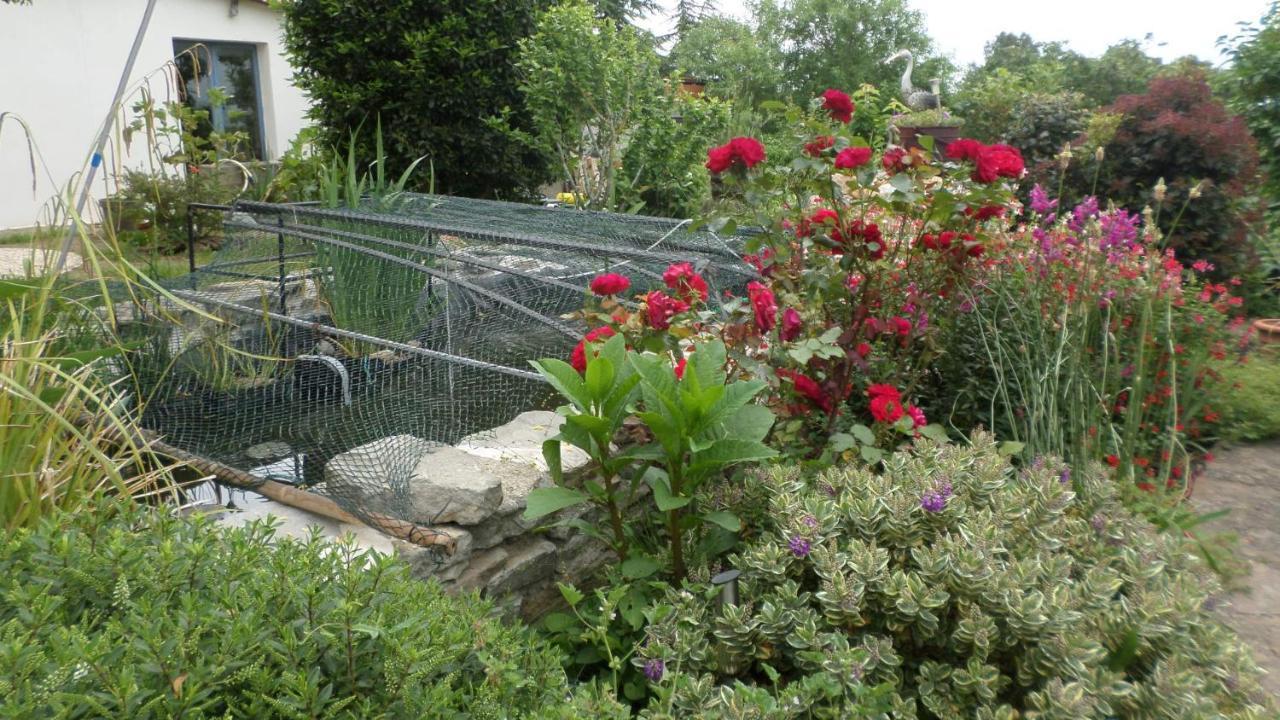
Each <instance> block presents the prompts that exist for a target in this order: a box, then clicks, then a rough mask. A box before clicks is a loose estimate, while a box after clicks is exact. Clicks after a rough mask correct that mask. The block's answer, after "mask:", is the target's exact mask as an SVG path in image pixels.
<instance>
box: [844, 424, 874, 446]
mask: <svg viewBox="0 0 1280 720" xmlns="http://www.w3.org/2000/svg"><path fill="white" fill-rule="evenodd" d="M849 432H851V433H853V436H854V437H855V438H857V439H858V442H860V443H862V444H863V445H875V444H876V434H875V433H874V432H872V431H871V428H869V427H867V426H866V425H854V426H853V427H851V428H849Z"/></svg>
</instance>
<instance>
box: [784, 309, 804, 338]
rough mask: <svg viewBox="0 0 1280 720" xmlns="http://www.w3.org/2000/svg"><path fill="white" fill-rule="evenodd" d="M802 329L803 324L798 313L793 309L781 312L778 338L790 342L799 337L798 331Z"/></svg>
mask: <svg viewBox="0 0 1280 720" xmlns="http://www.w3.org/2000/svg"><path fill="white" fill-rule="evenodd" d="M803 329H804V324H803V323H802V322H801V320H800V313H798V312H796V309H795V308H787V309H786V310H783V311H782V329H781V330H779V331H778V337H780V338H782V340H784V341H786V342H790V341H792V340H795V339H796V338H798V337H800V331H801V330H803Z"/></svg>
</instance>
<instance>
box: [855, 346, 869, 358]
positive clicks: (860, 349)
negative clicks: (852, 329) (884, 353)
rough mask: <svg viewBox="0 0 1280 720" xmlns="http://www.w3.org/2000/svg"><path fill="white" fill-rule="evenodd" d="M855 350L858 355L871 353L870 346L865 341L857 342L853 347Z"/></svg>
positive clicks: (864, 355) (862, 355)
mask: <svg viewBox="0 0 1280 720" xmlns="http://www.w3.org/2000/svg"><path fill="white" fill-rule="evenodd" d="M855 352H857V353H858V356H859V357H866V356H868V355H870V354H871V346H870V345H868V344H867V343H858V347H857V348H855Z"/></svg>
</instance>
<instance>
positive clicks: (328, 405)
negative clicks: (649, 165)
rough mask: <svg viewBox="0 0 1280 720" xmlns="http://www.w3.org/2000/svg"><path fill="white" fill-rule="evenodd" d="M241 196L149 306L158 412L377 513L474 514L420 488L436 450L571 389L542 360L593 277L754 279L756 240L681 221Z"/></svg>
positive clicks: (148, 372) (148, 348)
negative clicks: (682, 269) (680, 269)
mask: <svg viewBox="0 0 1280 720" xmlns="http://www.w3.org/2000/svg"><path fill="white" fill-rule="evenodd" d="M206 211H208V209H206ZM222 212H224V215H225V217H224V223H223V226H224V228H225V235H224V240H223V243H222V245H221V247H220V249H219V250H218V251H217V253H216V254H215V256H214V258H213V260H212V261H211V262H210V263H208V264H207V265H205V266H203V267H198V268H197V267H195V264H194V261H193V262H192V268H193V271H192V272H191V273H190V274H189V275H187V276H184V277H181V278H178V279H175V280H173V281H170V282H169V283H168V284H167V286H166V288H165V289H166V293H160V294H157V296H156V297H155V298H151V299H149V300H148V301H146V302H143V303H141V306H140V308H139V314H138V315H137V316H136V320H137V321H138V322H135V323H134V325H135V326H137V327H140V328H141V329H142V333H141V334H142V336H143V338H142V344H143V346H144V349H143V350H141V351H139V352H138V353H136V355H137V358H136V361H135V368H136V369H137V371H138V373H139V376H140V377H141V378H143V383H142V385H143V387H142V390H143V394H144V395H145V396H146V398H147V403H146V406H145V411H144V414H143V424H144V426H145V427H147V428H148V429H149V430H152V431H154V432H156V433H159V434H160V435H162V436H163V437H164V438H165V440H166V442H168V443H169V444H171V445H173V446H175V447H178V448H181V449H182V450H184V451H187V452H190V453H194V454H196V455H199V456H202V457H207V458H210V459H211V460H214V461H216V462H218V463H220V464H222V465H225V466H227V467H231V468H235V469H237V470H239V471H241V472H243V473H248V474H250V475H251V476H254V477H260V478H262V479H264V480H265V479H271V480H275V481H281V482H287V483H294V484H299V485H305V486H308V487H309V488H310V489H312V490H313V491H315V492H320V493H323V494H325V495H327V496H329V497H331V498H332V499H333V500H335V501H336V502H337V503H338V504H339V505H340V506H341V507H342V508H343V509H345V510H346V511H348V512H350V513H352V514H354V515H355V516H357V517H360V518H362V519H368V518H371V517H373V518H385V517H388V516H389V517H393V518H397V519H400V520H403V521H406V522H409V523H417V524H433V523H437V522H450V521H455V522H461V521H462V520H459V518H460V517H464V516H465V515H466V508H465V507H458V506H457V504H458V503H457V502H456V501H455V502H454V505H455V506H454V507H441V506H440V504H439V503H438V502H434V500H433V498H431V497H424V496H423V492H422V491H421V488H420V487H419V486H425V485H429V483H426V482H425V481H426V480H427V479H429V478H428V476H429V475H430V474H431V472H432V458H431V456H432V453H433V451H434V450H435V449H436V448H439V447H443V446H445V445H451V444H453V443H456V442H458V441H459V440H461V439H462V438H463V437H464V436H468V435H471V434H473V433H477V432H483V431H485V430H487V429H489V428H493V427H495V426H498V425H501V424H503V423H505V422H507V421H508V420H511V419H512V418H513V417H515V416H516V415H517V414H518V413H520V412H522V411H526V410H532V409H540V408H547V407H550V406H551V405H552V404H553V397H552V393H551V390H550V388H549V386H547V385H546V384H544V383H543V382H542V380H541V379H540V377H539V376H538V375H537V374H535V373H534V372H532V371H531V370H530V369H529V365H528V361H529V360H533V359H537V358H540V357H548V356H551V357H564V356H566V355H567V354H568V353H569V351H570V350H571V349H572V347H573V346H574V344H575V343H577V342H578V340H579V339H580V338H581V337H582V333H583V331H584V330H585V328H584V327H583V326H582V325H581V323H580V322H578V321H577V320H574V319H572V317H573V316H572V313H573V312H574V311H575V310H578V309H579V308H581V306H582V303H583V299H584V296H585V295H586V293H587V292H588V289H587V285H588V282H589V281H590V279H591V277H593V276H594V275H596V274H598V273H601V272H621V273H624V274H626V275H628V276H630V277H631V279H632V282H633V288H632V292H633V293H644V292H646V291H647V290H649V289H653V288H659V287H662V286H663V285H662V279H661V276H662V272H663V270H664V269H665V268H666V267H667V266H668V265H669V264H670V263H673V262H689V263H692V264H693V265H694V266H695V267H696V268H697V269H698V270H699V271H700V272H702V273H703V275H704V276H705V277H706V278H707V280H708V283H709V285H710V286H711V288H712V290H713V292H712V296H711V297H712V298H713V302H718V301H719V298H720V297H721V294H722V291H724V290H738V289H740V288H741V287H742V286H743V285H744V284H745V283H746V282H747V281H748V280H750V279H751V278H752V277H754V271H753V269H752V268H751V267H750V266H748V265H747V264H745V263H743V262H742V260H741V258H740V257H739V255H738V248H739V247H740V242H739V241H738V239H736V238H730V239H724V238H721V237H718V236H717V235H715V234H713V233H711V232H708V231H705V230H704V231H692V230H690V227H689V223H688V222H687V221H684V222H682V221H677V220H670V219H664V218H649V217H641V216H632V215H618V214H611V213H599V212H585V211H577V210H568V209H549V208H541V207H536V206H530V205H521V204H516V203H505V202H494V201H484V200H474V199H464V198H454V197H442V196H433V195H416V194H405V195H400V196H397V197H396V198H395V199H394V200H393V201H389V202H388V201H377V200H368V201H366V202H364V203H362V204H361V205H360V206H359V207H357V208H353V209H341V210H334V209H325V208H320V207H316V206H298V205H275V204H267V203H247V202H246V203H239V204H237V205H235V206H233V207H230V208H228V209H225V210H222ZM193 257H194V256H193ZM166 294H167V297H166ZM174 299H176V300H178V301H180V302H174Z"/></svg>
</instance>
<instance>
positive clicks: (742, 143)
mask: <svg viewBox="0 0 1280 720" xmlns="http://www.w3.org/2000/svg"><path fill="white" fill-rule="evenodd" d="M762 162H764V145H761V144H760V141H759V140H756V139H755V138H749V137H736V138H734V139H732V140H730V141H729V142H728V143H725V144H724V145H721V146H720V147H714V148H711V149H710V150H708V151H707V169H708V170H710V171H711V172H713V173H722V172H724V171H725V170H728V169H729V168H731V167H733V166H735V165H741V166H742V167H744V168H747V169H748V170H750V169H751V168H753V167H755V166H756V165H759V164H760V163H762Z"/></svg>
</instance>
